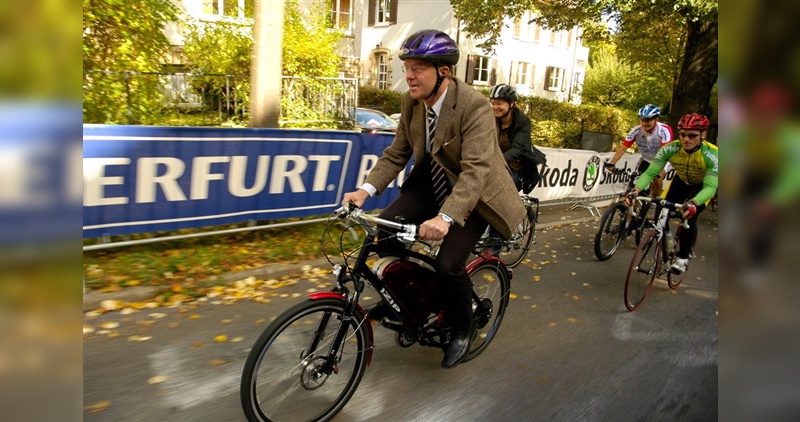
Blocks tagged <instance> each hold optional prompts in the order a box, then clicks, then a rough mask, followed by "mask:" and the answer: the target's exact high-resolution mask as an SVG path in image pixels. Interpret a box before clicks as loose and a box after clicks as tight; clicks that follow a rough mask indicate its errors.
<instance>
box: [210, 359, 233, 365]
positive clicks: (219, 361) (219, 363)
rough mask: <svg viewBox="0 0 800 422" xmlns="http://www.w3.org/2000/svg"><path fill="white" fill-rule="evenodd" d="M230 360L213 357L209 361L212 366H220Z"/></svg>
mask: <svg viewBox="0 0 800 422" xmlns="http://www.w3.org/2000/svg"><path fill="white" fill-rule="evenodd" d="M228 362H229V361H227V360H225V359H213V360H210V361H208V364H209V365H211V366H220V365H225V364H226V363H228Z"/></svg>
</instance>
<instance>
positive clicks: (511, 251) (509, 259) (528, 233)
mask: <svg viewBox="0 0 800 422" xmlns="http://www.w3.org/2000/svg"><path fill="white" fill-rule="evenodd" d="M520 198H521V199H522V203H523V205H525V209H526V213H525V218H524V219H522V222H521V223H519V225H518V226H517V228H516V230H514V233H513V234H512V235H511V237H510V238H509V239H507V240H506V239H503V238H501V237H497V236H492V235H491V234H490V233H491V231H490V228H488V227H487V228H486V232H484V233H483V237H481V239H480V240H479V241H478V243H477V244H476V245H475V250H474V251H473V254H475V255H480V254H481V252H483V251H485V250H487V249H489V250H496V251H497V252H496V253H495V255H496V256H497V257H498V258H499V259H500V261H502V262H503V263H504V264H506V267H508V268H514V267H516V266H517V265H519V264H520V262H522V260H523V259H525V257H526V256H527V255H528V251H530V249H531V245H532V244H533V237H534V235H535V232H536V223H537V222H538V221H539V198H534V197H532V196H529V195H526V194H520Z"/></svg>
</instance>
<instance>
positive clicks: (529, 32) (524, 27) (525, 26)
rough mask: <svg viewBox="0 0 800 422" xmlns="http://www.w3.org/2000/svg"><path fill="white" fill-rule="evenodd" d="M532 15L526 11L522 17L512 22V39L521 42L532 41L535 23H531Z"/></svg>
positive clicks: (534, 33) (534, 34)
mask: <svg viewBox="0 0 800 422" xmlns="http://www.w3.org/2000/svg"><path fill="white" fill-rule="evenodd" d="M534 16H535V15H534V14H533V13H531V12H530V11H526V12H524V13H523V14H522V16H521V17H520V18H519V19H517V20H515V21H514V38H517V39H519V40H522V41H533V40H534V36H536V23H535V22H531V20H532V19H533V18H534Z"/></svg>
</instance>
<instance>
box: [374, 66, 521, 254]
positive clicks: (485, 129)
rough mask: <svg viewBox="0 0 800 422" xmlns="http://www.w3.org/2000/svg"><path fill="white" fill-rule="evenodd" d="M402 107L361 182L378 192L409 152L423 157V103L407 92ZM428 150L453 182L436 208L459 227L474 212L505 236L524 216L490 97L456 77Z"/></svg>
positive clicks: (397, 170)
mask: <svg viewBox="0 0 800 422" xmlns="http://www.w3.org/2000/svg"><path fill="white" fill-rule="evenodd" d="M401 106H402V107H401V108H402V112H401V117H400V122H399V126H398V128H397V135H396V136H395V138H394V141H392V143H391V145H389V146H388V147H387V148H386V149H385V150H384V151H383V155H382V156H381V158H380V159H379V160H378V162H377V163H376V164H375V167H374V168H373V169H372V171H370V173H369V176H367V180H366V182H367V183H369V184H371V185H372V186H374V187H375V188H376V189H377V191H378V193H379V194H380V193H381V192H383V191H384V189H386V187H387V186H388V185H389V183H391V182H392V181H393V180H394V179H395V177H396V176H397V174H398V173H399V172H400V171H402V170H404V169H405V166H406V164H407V163H408V161H409V160H410V159H411V157H412V156H413V157H414V159H415V161H419V160H423V159H425V155H426V152H425V142H426V141H425V137H426V127H425V126H426V124H425V120H426V118H425V104H424V103H423V102H422V101H421V100H414V99H413V98H411V95H410V94H409V92H406V93H405V94H404V95H403V98H402V102H401ZM431 154H432V156H433V159H434V160H436V162H438V163H439V164H440V165H441V166H442V168H443V169H444V171H445V173H446V174H447V177H448V178H449V179H450V182H451V185H452V191H451V193H450V195H449V196H448V197H447V199H446V200H445V202H444V205H442V207H441V209H440V212H443V213H445V214H447V215H449V216H450V217H452V218H453V220H454V223H455V224H458V225H460V226H463V225H464V221H465V219H466V218H467V217H468V216H469V214H470V213H471V212H472V211H473V210H475V211H476V212H478V213H479V214H480V215H481V216H482V217H483V218H484V219H485V220H486V221H487V222H488V223H489V224H490V225H491V226H492V227H493V228H494V229H495V230H497V231H498V232H499V233H500V234H501V235H502V236H504V237H505V238H509V237H510V236H511V234H512V232H513V230H514V228H516V227H517V225H518V224H519V223H520V222H521V221H522V219H523V218H524V217H525V212H526V211H525V207H524V206H523V205H522V201H521V200H520V198H519V192H518V191H517V189H516V187H515V186H514V182H513V180H512V179H511V173H510V170H509V168H508V165H507V164H506V160H505V159H504V158H503V153H502V152H501V151H500V147H499V146H498V144H497V128H496V126H495V121H494V115H493V114H492V110H491V106H490V104H489V100H487V99H486V97H484V96H483V95H482V94H481V93H479V92H478V91H476V90H475V89H474V88H472V87H471V86H469V85H466V84H465V83H464V82H462V81H461V80H459V79H457V78H452V79H451V80H450V83H449V85H448V89H447V94H446V95H445V97H444V100H443V104H442V109H441V112H440V114H439V117H438V120H437V123H436V134H435V136H434V139H433V142H432V144H431Z"/></svg>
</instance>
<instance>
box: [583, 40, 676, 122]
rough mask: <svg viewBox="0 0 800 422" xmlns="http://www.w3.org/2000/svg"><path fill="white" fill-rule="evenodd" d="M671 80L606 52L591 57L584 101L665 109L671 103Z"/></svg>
mask: <svg viewBox="0 0 800 422" xmlns="http://www.w3.org/2000/svg"><path fill="white" fill-rule="evenodd" d="M670 91H671V87H670V81H668V80H665V79H664V78H662V77H659V75H658V74H657V73H655V72H652V71H651V69H643V68H641V67H640V66H631V65H626V64H625V63H623V62H622V61H621V60H619V58H618V57H617V56H615V55H613V54H612V53H611V52H609V51H607V50H600V51H598V52H597V53H595V54H593V55H592V60H591V63H590V66H589V68H588V69H587V71H586V79H585V80H584V83H583V87H582V89H581V98H582V100H583V102H584V103H587V104H600V105H612V106H616V107H621V108H624V109H629V110H637V109H639V108H640V107H641V106H643V105H645V104H656V105H659V106H660V107H661V108H662V109H665V108H666V106H667V105H668V104H669V98H670Z"/></svg>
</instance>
